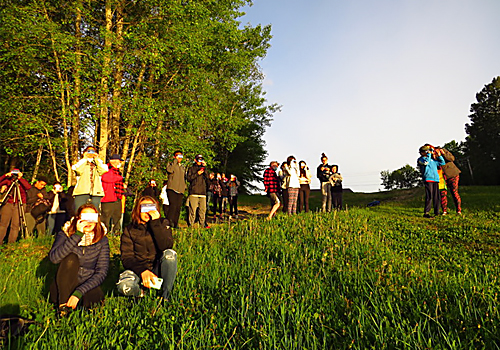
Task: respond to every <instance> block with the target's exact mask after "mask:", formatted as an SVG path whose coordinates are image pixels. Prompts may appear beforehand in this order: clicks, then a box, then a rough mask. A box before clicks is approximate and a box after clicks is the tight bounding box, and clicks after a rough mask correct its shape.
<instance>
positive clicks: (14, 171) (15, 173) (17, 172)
mask: <svg viewBox="0 0 500 350" xmlns="http://www.w3.org/2000/svg"><path fill="white" fill-rule="evenodd" d="M19 173H20V171H19V169H14V170H12V171H11V172H10V175H11V176H12V177H13V178H16V179H17V178H18V177H19Z"/></svg>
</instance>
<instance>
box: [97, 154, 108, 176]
mask: <svg viewBox="0 0 500 350" xmlns="http://www.w3.org/2000/svg"><path fill="white" fill-rule="evenodd" d="M94 161H95V165H96V169H97V173H98V174H99V176H102V175H103V174H104V173H106V172H107V171H108V170H109V168H108V165H107V164H104V162H103V161H102V160H101V159H100V158H94Z"/></svg>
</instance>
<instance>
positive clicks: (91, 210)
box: [80, 208, 97, 232]
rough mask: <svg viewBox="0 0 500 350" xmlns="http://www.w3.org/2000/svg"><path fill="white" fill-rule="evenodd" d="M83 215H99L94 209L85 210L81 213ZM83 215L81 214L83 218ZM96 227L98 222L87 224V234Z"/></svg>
mask: <svg viewBox="0 0 500 350" xmlns="http://www.w3.org/2000/svg"><path fill="white" fill-rule="evenodd" d="M83 213H97V211H95V210H94V209H92V208H84V209H82V211H81V214H83ZM81 214H80V216H81ZM95 225H97V223H96V222H87V223H86V225H85V231H86V232H90V231H93V230H94V228H95Z"/></svg>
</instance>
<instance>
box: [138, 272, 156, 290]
mask: <svg viewBox="0 0 500 350" xmlns="http://www.w3.org/2000/svg"><path fill="white" fill-rule="evenodd" d="M154 278H157V277H156V275H155V274H154V273H152V272H151V271H149V270H145V271H143V272H142V273H141V279H142V285H143V286H144V287H146V288H151V282H153V279H154Z"/></svg>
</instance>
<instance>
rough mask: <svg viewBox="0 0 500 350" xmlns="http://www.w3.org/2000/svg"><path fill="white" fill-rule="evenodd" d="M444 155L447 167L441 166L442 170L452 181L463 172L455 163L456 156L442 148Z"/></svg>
mask: <svg viewBox="0 0 500 350" xmlns="http://www.w3.org/2000/svg"><path fill="white" fill-rule="evenodd" d="M442 150H443V152H444V154H443V158H444V161H445V162H446V164H445V165H443V166H441V169H443V173H444V176H445V177H446V178H447V179H451V178H452V177H455V176H458V175H459V174H460V173H461V171H460V169H458V167H457V166H456V165H455V163H453V162H454V161H455V156H454V155H453V154H452V153H451V152H450V151H448V150H447V149H444V148H442Z"/></svg>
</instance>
